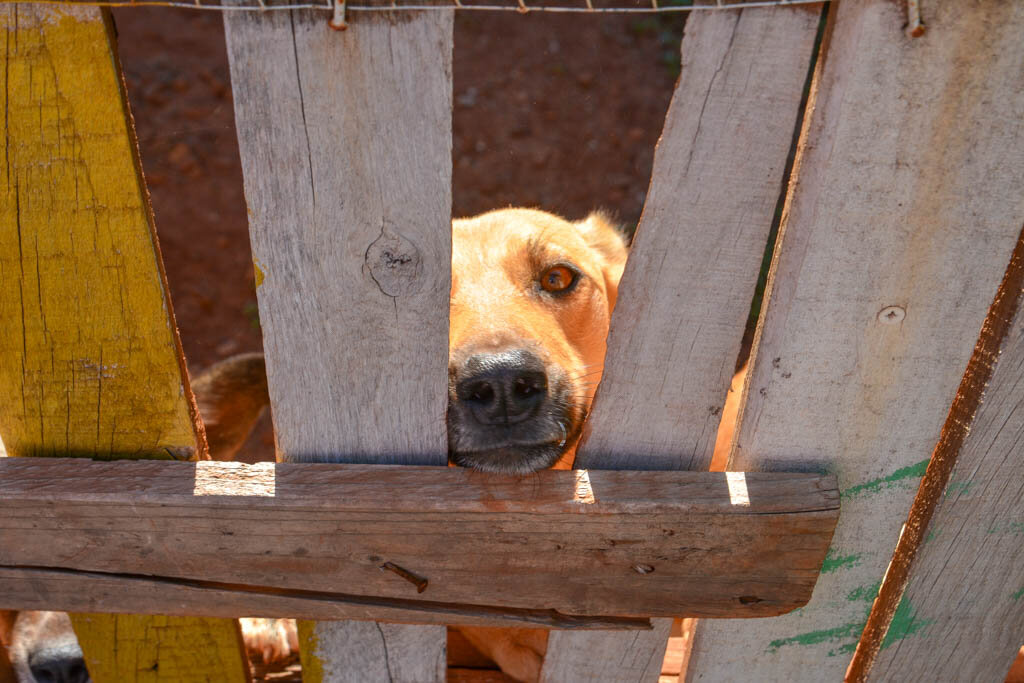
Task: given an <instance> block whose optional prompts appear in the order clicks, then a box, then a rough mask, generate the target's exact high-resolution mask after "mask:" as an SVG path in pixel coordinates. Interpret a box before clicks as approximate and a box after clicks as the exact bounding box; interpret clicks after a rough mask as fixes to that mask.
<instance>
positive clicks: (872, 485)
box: [840, 458, 931, 498]
mask: <svg viewBox="0 0 1024 683" xmlns="http://www.w3.org/2000/svg"><path fill="white" fill-rule="evenodd" d="M930 460H931V458H927V459H925V460H922V461H921V462H917V463H914V464H913V465H907V466H906V467H901V468H900V469H898V470H896V471H895V472H893V473H892V474H890V475H889V476H887V477H882V478H881V479H873V480H872V481H867V482H864V483H863V484H857V485H856V486H851V487H850V488H848V489H846V490H845V491H843V492H842V493H841V494H840V495H841V497H842V498H850V497H851V496H856V495H859V494H861V493H878V492H879V491H881V490H882V487H883V486H887V485H889V484H895V483H896V482H898V481H901V480H903V479H910V478H913V477H917V478H920V477H923V476H924V472H925V470H927V469H928V463H929V461H930Z"/></svg>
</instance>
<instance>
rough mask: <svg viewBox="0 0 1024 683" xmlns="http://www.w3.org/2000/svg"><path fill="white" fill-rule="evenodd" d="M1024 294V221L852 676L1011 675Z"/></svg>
mask: <svg viewBox="0 0 1024 683" xmlns="http://www.w3.org/2000/svg"><path fill="white" fill-rule="evenodd" d="M1022 298H1024V233H1021V240H1020V242H1019V244H1018V247H1017V253H1016V254H1015V256H1014V259H1013V260H1012V261H1011V263H1010V267H1009V269H1008V270H1007V273H1006V277H1005V278H1004V280H1003V286H1002V287H1001V288H1000V292H999V295H998V296H997V297H996V302H995V303H994V304H993V306H992V310H991V312H990V313H989V316H988V319H987V320H986V321H985V327H984V328H983V330H982V334H981V338H980V339H979V340H978V345H977V347H976V348H975V351H974V356H973V357H972V359H971V364H970V365H969V366H968V370H967V374H966V375H965V376H964V380H963V382H961V386H960V391H959V392H958V394H957V399H956V401H955V402H954V404H953V408H952V410H951V411H950V414H949V417H948V418H947V420H946V427H945V428H944V430H943V438H942V440H941V441H940V442H939V445H938V446H937V447H936V452H935V457H934V458H933V460H932V464H931V465H930V466H929V468H928V472H927V474H926V475H925V484H930V485H925V484H922V487H921V491H920V492H919V493H918V496H917V499H916V500H915V502H914V507H913V508H912V510H911V514H910V518H909V520H908V523H907V528H906V529H905V531H904V533H903V534H902V536H901V538H900V544H899V545H898V546H897V548H896V554H895V557H894V561H893V564H892V565H890V570H889V571H888V572H887V574H886V579H885V583H884V584H883V587H882V590H881V591H880V593H879V603H885V604H884V605H879V604H878V603H876V608H875V610H874V613H873V614H872V617H871V619H870V620H869V622H868V627H867V628H866V629H865V633H864V637H862V638H861V643H860V645H859V647H858V651H857V655H856V656H855V658H854V661H853V665H852V666H851V668H850V675H851V677H852V680H866V679H869V678H870V679H873V680H904V681H911V680H913V681H924V680H941V679H946V680H958V681H997V680H1002V679H1004V678H1005V677H1006V672H1007V671H1008V670H1009V669H1010V665H1011V664H1012V663H1013V661H1014V659H1015V658H1016V656H1017V650H1018V648H1019V647H1020V643H1021V642H1022V641H1024V609H1022V608H1021V607H1022V606H1021V602H1020V601H1021V599H1022V598H1024V544H1022V543H1021V536H1022V535H1024V466H1022V464H1021V460H1020V454H1021V451H1020V446H1021V444H1022V443H1024V308H1022V306H1021V303H1022ZM925 533H927V536H925ZM904 544H913V548H912V549H911V548H907V549H905V548H904V547H903V546H904ZM908 555H909V557H908ZM908 577H909V583H908ZM882 606H884V607H885V608H886V609H884V610H883V609H879V607H882ZM876 615H878V616H880V617H881V618H880V619H879V622H880V623H878V624H877V626H876V627H875V628H874V629H873V628H872V626H874V624H873V623H872V622H874V621H875V620H876V619H875V617H876ZM872 660H874V664H873V666H872Z"/></svg>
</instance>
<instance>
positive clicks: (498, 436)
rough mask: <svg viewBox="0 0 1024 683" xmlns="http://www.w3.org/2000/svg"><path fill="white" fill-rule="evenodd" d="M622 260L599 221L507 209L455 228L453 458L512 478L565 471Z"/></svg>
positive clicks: (597, 366)
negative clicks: (548, 470) (556, 469)
mask: <svg viewBox="0 0 1024 683" xmlns="http://www.w3.org/2000/svg"><path fill="white" fill-rule="evenodd" d="M625 261H626V247H625V244H624V242H623V240H622V237H621V235H619V233H618V232H617V231H616V230H615V229H614V228H613V227H612V226H611V225H610V224H609V223H608V221H607V220H606V219H605V218H604V217H603V216H602V215H600V214H592V215H591V216H589V217H588V218H587V219H586V220H583V221H581V222H578V223H570V222H568V221H565V220H563V219H561V218H558V217H557V216H553V215H551V214H548V213H544V212H542V211H535V210H529V209H505V210H501V211H492V212H490V213H486V214H483V215H481V216H477V217H476V218H469V219H465V220H457V221H454V223H453V226H452V295H451V326H450V332H449V345H450V353H449V365H448V378H449V380H448V453H449V458H450V459H451V461H452V462H453V463H455V464H456V465H461V466H463V467H471V468H473V469H477V470H482V471H486V472H507V473H520V474H525V473H528V472H535V471H537V470H541V469H545V468H548V467H552V466H554V465H555V464H556V463H558V464H559V465H560V466H566V467H567V466H569V465H570V464H571V459H572V455H573V454H574V453H575V447H576V442H577V440H578V438H579V435H580V431H581V429H582V427H583V421H584V419H585V418H586V415H587V411H588V410H589V408H590V402H591V400H592V399H593V395H594V389H595V388H596V387H597V384H598V382H599V381H600V379H601V371H602V368H603V364H604V352H605V340H606V337H607V335H608V324H609V320H610V318H611V312H612V308H613V307H614V306H615V297H616V293H617V291H618V283H619V278H620V277H621V275H622V269H623V267H624V265H625ZM560 461H561V462H560Z"/></svg>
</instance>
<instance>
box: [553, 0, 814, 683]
mask: <svg viewBox="0 0 1024 683" xmlns="http://www.w3.org/2000/svg"><path fill="white" fill-rule="evenodd" d="M820 13H821V6H820V5H812V6H810V7H807V8H804V7H802V8H798V9H788V8H787V9H782V8H774V7H772V8H764V9H760V8H759V9H745V10H736V11H731V12H699V13H698V12H695V13H694V14H693V15H691V16H690V17H689V18H688V19H687V24H686V31H685V34H684V37H683V45H682V50H683V55H682V75H681V77H680V79H679V84H678V86H677V89H676V93H675V95H674V97H673V100H672V105H671V108H670V109H669V113H668V116H667V118H666V121H665V130H664V132H663V133H662V138H661V141H660V142H659V143H658V150H657V154H656V156H655V163H654V171H653V174H652V179H651V189H650V192H649V193H648V199H647V203H646V205H645V206H644V215H643V219H642V220H641V222H640V227H639V229H638V231H637V237H636V240H635V242H634V245H633V250H632V253H631V254H630V257H629V262H628V263H627V264H626V272H625V274H624V276H623V278H622V284H621V287H620V290H619V302H618V304H617V307H616V310H615V314H614V316H613V318H612V326H611V334H610V336H609V342H608V355H607V361H606V364H605V372H604V377H603V379H602V381H601V386H600V388H599V389H598V393H597V397H596V399H595V401H594V409H593V413H592V416H591V418H590V420H589V421H588V423H587V424H588V427H587V433H586V435H585V436H584V442H583V444H582V445H581V448H580V453H579V455H578V456H577V459H576V466H577V467H586V468H597V469H707V468H708V465H709V464H710V462H711V453H712V450H713V448H714V444H715V434H716V431H717V429H718V422H719V418H720V413H721V410H722V406H723V404H724V402H725V396H726V392H727V390H728V387H729V382H730V380H731V378H732V374H733V371H734V365H735V362H736V356H737V354H738V352H739V348H740V341H741V338H742V336H743V329H744V325H745V323H746V320H747V313H748V311H749V308H750V301H751V298H752V297H753V294H754V287H755V284H756V281H757V273H758V264H759V263H760V262H761V258H762V254H763V253H764V248H765V243H766V241H767V239H768V232H769V229H770V228H771V225H772V217H773V215H774V212H775V207H776V204H777V202H778V197H779V192H780V189H781V187H782V183H783V181H784V171H785V167H786V156H787V154H788V153H789V149H790V146H791V142H792V138H793V130H794V127H795V125H796V121H797V116H798V113H799V105H800V97H801V92H802V91H803V88H804V84H805V81H806V78H807V73H808V68H809V65H810V60H811V54H812V52H813V46H814V38H815V35H816V34H817V30H818V23H819V17H820ZM670 626H671V620H670V619H658V620H655V630H654V631H651V632H649V633H645V634H639V635H637V634H584V633H567V632H553V633H552V635H551V638H550V641H549V645H548V654H547V657H546V659H545V662H544V673H543V678H544V680H546V681H551V682H554V681H563V680H582V679H587V680H616V681H617V680H626V679H628V680H656V679H657V677H658V674H659V673H660V672H661V663H662V657H663V656H664V652H665V644H666V638H667V637H668V632H669V627H670Z"/></svg>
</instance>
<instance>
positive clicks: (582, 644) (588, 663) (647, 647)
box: [541, 619, 672, 683]
mask: <svg viewBox="0 0 1024 683" xmlns="http://www.w3.org/2000/svg"><path fill="white" fill-rule="evenodd" d="M652 623H653V625H654V628H653V629H652V630H650V631H636V632H632V633H622V632H621V631H592V632H587V633H579V632H575V631H552V632H551V635H550V636H548V653H549V654H548V655H545V657H544V667H543V668H542V670H541V680H542V681H544V682H545V683H557V682H559V681H656V680H658V677H659V676H661V663H662V659H664V657H665V647H666V645H667V644H668V634H669V631H670V630H671V629H672V619H654V620H652Z"/></svg>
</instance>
